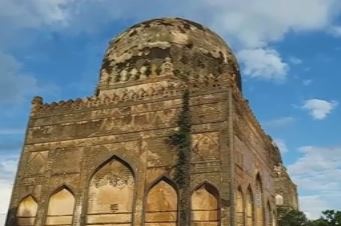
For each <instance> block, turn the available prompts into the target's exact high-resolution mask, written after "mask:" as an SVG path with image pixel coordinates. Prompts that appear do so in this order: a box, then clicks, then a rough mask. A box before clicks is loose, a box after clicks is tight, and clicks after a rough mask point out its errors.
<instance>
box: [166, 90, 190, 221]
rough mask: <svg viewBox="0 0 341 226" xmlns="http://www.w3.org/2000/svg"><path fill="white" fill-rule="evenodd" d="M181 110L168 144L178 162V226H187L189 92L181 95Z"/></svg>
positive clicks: (188, 212)
mask: <svg viewBox="0 0 341 226" xmlns="http://www.w3.org/2000/svg"><path fill="white" fill-rule="evenodd" d="M182 99H183V102H182V109H181V112H180V114H179V118H178V121H177V125H178V131H177V132H176V133H175V134H173V135H171V136H170V139H169V141H170V144H171V145H172V146H175V147H176V150H177V155H178V160H177V163H176V167H175V175H174V179H175V182H176V183H177V185H178V186H179V188H180V197H181V198H180V226H188V225H189V215H190V200H189V197H190V171H191V169H190V159H191V146H192V145H191V144H192V141H191V116H190V109H189V91H188V90H186V91H185V92H184V95H183V98H182Z"/></svg>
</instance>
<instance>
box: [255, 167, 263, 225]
mask: <svg viewBox="0 0 341 226" xmlns="http://www.w3.org/2000/svg"><path fill="white" fill-rule="evenodd" d="M263 196H264V194H263V186H262V180H261V178H260V176H259V174H258V175H257V177H256V189H255V204H256V205H255V206H256V209H255V214H256V226H264V225H265V220H264V209H265V208H264V200H263Z"/></svg>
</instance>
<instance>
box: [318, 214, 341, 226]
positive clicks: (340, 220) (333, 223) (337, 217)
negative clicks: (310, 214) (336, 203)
mask: <svg viewBox="0 0 341 226" xmlns="http://www.w3.org/2000/svg"><path fill="white" fill-rule="evenodd" d="M322 214H323V216H322V217H321V218H320V219H319V221H321V222H324V223H326V224H325V225H328V226H337V225H341V211H335V210H326V211H323V212H322ZM321 225H323V224H321ZM323 226H324V225H323Z"/></svg>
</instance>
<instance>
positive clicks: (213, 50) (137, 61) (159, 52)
mask: <svg viewBox="0 0 341 226" xmlns="http://www.w3.org/2000/svg"><path fill="white" fill-rule="evenodd" d="M167 62H168V63H171V64H172V70H173V72H174V75H175V76H176V77H178V78H180V79H183V80H187V79H191V80H195V79H196V78H199V77H200V76H208V75H210V76H219V75H221V74H223V73H225V74H228V75H229V76H233V78H234V79H235V81H236V83H237V86H238V87H239V89H241V78H240V74H239V67H238V64H237V61H236V58H235V57H234V55H233V53H232V51H231V49H230V48H229V47H228V46H227V45H226V43H225V42H224V40H223V39H222V38H221V37H219V36H218V35H217V34H216V33H214V32H212V31H211V30H209V29H208V28H206V27H204V26H202V25H200V24H198V23H195V22H192V21H189V20H186V19H181V18H161V19H153V20H148V21H145V22H142V23H139V24H136V25H134V26H132V27H130V28H129V29H127V30H126V31H125V32H123V33H122V34H120V35H119V36H118V37H116V38H115V39H113V40H112V41H111V42H110V45H109V48H108V49H107V51H106V54H105V57H104V60H103V65H102V68H101V82H103V81H104V82H105V83H106V84H109V83H110V84H118V83H120V84H122V83H127V82H129V81H132V80H140V79H141V77H148V76H152V75H155V76H158V75H162V65H163V64H165V63H167ZM142 74H143V75H142ZM100 89H101V88H100Z"/></svg>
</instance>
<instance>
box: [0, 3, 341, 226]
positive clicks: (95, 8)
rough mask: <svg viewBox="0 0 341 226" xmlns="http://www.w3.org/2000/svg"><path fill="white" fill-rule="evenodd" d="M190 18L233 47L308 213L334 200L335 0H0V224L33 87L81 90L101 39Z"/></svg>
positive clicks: (340, 196)
mask: <svg viewBox="0 0 341 226" xmlns="http://www.w3.org/2000/svg"><path fill="white" fill-rule="evenodd" d="M166 16H177V17H185V18H188V19H191V20H195V21H197V22H200V23H202V24H204V25H206V26H208V27H210V28H211V29H212V30H214V31H216V32H217V33H218V34H220V35H221V36H222V37H223V38H224V39H225V40H226V41H227V42H228V43H229V45H230V46H231V48H232V49H233V50H234V52H235V54H236V56H237V58H238V60H239V63H240V66H241V69H242V76H243V92H244V95H245V97H246V98H247V99H249V100H250V104H251V107H252V108H253V110H254V113H255V114H256V116H257V118H258V119H259V121H260V122H261V124H262V125H263V128H264V129H265V130H266V132H267V133H268V134H270V135H271V136H272V137H273V138H274V140H275V141H276V142H277V145H278V146H279V147H281V150H282V153H283V158H284V161H285V163H286V165H287V168H288V170H289V172H290V173H291V175H292V177H293V179H294V181H295V182H296V183H297V184H298V186H299V193H300V202H301V208H302V210H304V211H305V212H306V213H307V214H308V215H309V216H310V217H313V218H314V217H318V216H319V212H320V211H321V210H324V209H327V208H331V209H341V193H340V191H341V180H340V178H341V139H340V135H341V117H340V116H341V108H340V104H341V91H340V84H341V76H340V72H341V66H340V59H341V2H340V1H339V0H239V1H235V0H183V1H181V2H180V1H177V2H175V1H167V0H164V1H159V0H150V1H148V4H146V3H145V2H144V1H137V0H136V1H133V0H126V1H116V0H77V1H75V0H44V1H42V0H0V109H1V111H0V225H1V224H3V219H4V213H5V212H6V210H7V205H8V200H9V196H10V191H11V186H12V183H13V180H14V173H15V170H16V164H17V159H18V156H19V153H20V149H21V146H22V143H23V139H24V130H25V127H26V124H27V120H28V115H29V111H30V102H31V100H32V97H33V96H35V95H40V96H43V97H44V99H45V101H47V102H51V101H55V100H62V99H69V98H77V97H84V96H90V95H92V94H93V93H94V90H95V86H96V83H97V79H98V75H99V73H98V72H99V67H100V64H101V60H102V57H103V55H104V51H105V48H106V47H107V44H108V42H109V40H110V39H111V38H112V37H114V36H116V35H117V34H118V33H119V32H122V31H123V30H124V29H126V28H127V27H129V26H131V25H133V24H135V23H137V22H140V21H142V20H145V19H149V18H154V17H166Z"/></svg>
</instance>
